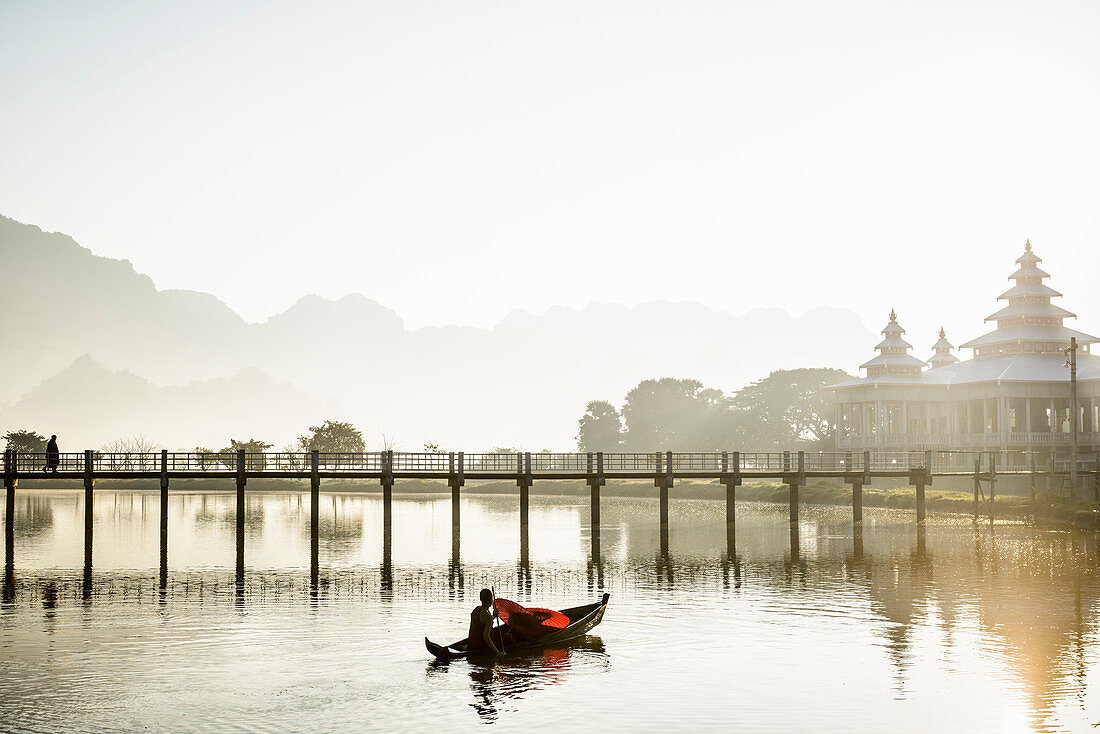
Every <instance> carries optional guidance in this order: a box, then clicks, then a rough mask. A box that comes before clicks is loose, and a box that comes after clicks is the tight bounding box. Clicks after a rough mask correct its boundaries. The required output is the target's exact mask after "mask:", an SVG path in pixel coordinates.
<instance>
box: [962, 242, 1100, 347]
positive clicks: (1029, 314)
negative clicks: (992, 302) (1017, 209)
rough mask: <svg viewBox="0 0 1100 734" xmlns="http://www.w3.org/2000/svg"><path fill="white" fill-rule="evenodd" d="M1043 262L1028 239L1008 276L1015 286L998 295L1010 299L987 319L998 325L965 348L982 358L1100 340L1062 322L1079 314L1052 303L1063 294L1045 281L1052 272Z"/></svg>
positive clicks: (1000, 297) (1085, 343) (1001, 298)
mask: <svg viewBox="0 0 1100 734" xmlns="http://www.w3.org/2000/svg"><path fill="white" fill-rule="evenodd" d="M1042 261H1043V259H1042V258H1041V257H1039V256H1038V255H1036V254H1035V253H1034V252H1033V251H1032V245H1031V239H1030V238H1029V239H1028V240H1027V241H1026V242H1025V243H1024V252H1023V254H1022V255H1020V257H1018V258H1016V264H1017V265H1018V266H1019V267H1018V268H1017V269H1016V272H1014V273H1013V274H1012V275H1010V276H1008V279H1009V280H1011V281H1013V283H1014V285H1013V286H1012V287H1011V288H1009V289H1008V290H1007V291H1005V292H1004V293H1002V294H1001V295H1000V296H998V297H997V300H999V301H1008V305H1007V306H1005V307H1004V308H1002V309H1000V310H999V311H997V312H996V313H993V314H990V315H989V316H987V317H986V319H985V320H986V321H996V322H997V328H996V329H995V330H994V331H991V332H990V333H988V334H985V335H984V336H980V337H978V338H977V339H972V340H971V341H968V342H967V343H966V344H963V345H962V346H963V348H968V349H973V350H974V356H975V357H976V358H983V357H995V356H997V355H999V354H1020V353H1024V354H1028V353H1031V354H1061V353H1062V351H1063V350H1064V349H1065V348H1066V347H1067V346H1068V345H1069V340H1070V338H1071V337H1077V343H1078V344H1082V345H1088V344H1095V343H1097V342H1100V339H1097V338H1096V337H1094V336H1090V335H1089V334H1083V333H1081V332H1079V331H1074V330H1073V329H1069V328H1066V327H1065V326H1064V325H1063V323H1062V322H1063V321H1064V320H1065V319H1072V318H1076V315H1075V314H1073V313H1071V312H1069V311H1067V310H1066V309H1064V308H1062V307H1061V306H1057V305H1055V304H1053V303H1051V302H1050V299H1052V298H1058V297H1060V296H1061V295H1062V294H1061V293H1059V292H1058V291H1056V290H1054V289H1053V288H1051V287H1050V286H1048V285H1047V284H1046V283H1045V282H1044V281H1045V280H1046V279H1047V278H1049V277H1050V274H1049V273H1047V272H1045V271H1043V270H1041V269H1040V268H1039V263H1041V262H1042ZM1086 351H1087V347H1086Z"/></svg>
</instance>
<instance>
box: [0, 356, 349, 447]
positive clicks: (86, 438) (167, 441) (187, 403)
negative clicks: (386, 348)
mask: <svg viewBox="0 0 1100 734" xmlns="http://www.w3.org/2000/svg"><path fill="white" fill-rule="evenodd" d="M335 411H336V406H335V405H333V404H326V403H324V402H323V401H318V400H314V399H312V398H310V397H308V396H307V395H305V394H304V393H302V392H301V391H300V390H297V389H296V388H294V387H291V386H290V385H280V384H278V383H276V382H274V381H273V380H271V378H269V377H268V376H267V375H264V374H263V373H262V372H260V371H259V370H257V369H246V370H241V371H240V372H238V373H237V374H235V375H232V376H230V377H217V378H214V379H210V380H201V381H196V382H191V383H188V384H186V385H183V386H181V387H158V386H157V385H154V384H153V383H151V382H149V381H148V380H145V379H142V378H141V377H138V376H136V375H134V374H133V373H130V372H126V371H119V372H113V371H111V370H108V369H106V368H105V367H103V366H102V365H100V364H98V363H97V362H96V361H95V360H93V359H92V358H91V357H88V356H84V357H80V358H79V359H77V360H76V361H75V362H73V363H72V364H71V365H69V366H68V367H67V368H65V369H64V370H62V371H61V372H60V373H58V374H56V375H54V376H53V377H50V378H49V379H47V380H44V381H43V382H42V383H41V384H39V385H38V386H37V387H35V388H34V389H33V390H31V391H30V392H28V393H27V394H26V395H24V396H23V397H22V399H20V400H19V401H17V402H16V403H15V404H13V405H9V406H7V407H5V408H3V409H0V425H4V426H10V427H16V426H28V427H33V428H34V429H35V430H38V431H39V432H41V433H43V434H46V435H49V434H51V433H56V434H58V439H59V441H60V442H61V443H62V449H63V450H65V451H79V450H82V449H86V448H100V447H101V446H102V445H103V444H104V443H106V442H108V441H112V440H114V439H117V438H123V437H128V436H132V435H134V434H144V435H146V436H147V437H149V438H150V439H154V440H156V441H158V442H160V444H161V445H162V446H163V447H164V448H170V449H179V448H183V449H190V448H193V447H194V446H196V445H205V446H207V447H209V448H214V449H218V448H221V447H223V446H226V445H228V444H229V439H230V438H235V439H238V440H247V439H248V438H251V437H253V436H255V437H257V438H266V437H270V436H276V435H278V436H293V435H295V434H296V433H305V429H306V427H307V426H308V425H309V424H310V422H311V421H313V420H315V419H316V416H318V415H324V414H327V413H329V412H335ZM288 440H289V439H288ZM268 441H269V442H271V439H270V438H268ZM277 448H282V444H279V445H278V446H277Z"/></svg>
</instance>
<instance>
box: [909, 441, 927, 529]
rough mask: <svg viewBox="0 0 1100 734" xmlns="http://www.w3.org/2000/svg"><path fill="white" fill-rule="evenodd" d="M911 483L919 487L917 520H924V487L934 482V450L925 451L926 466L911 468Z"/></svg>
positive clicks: (920, 521)
mask: <svg viewBox="0 0 1100 734" xmlns="http://www.w3.org/2000/svg"><path fill="white" fill-rule="evenodd" d="M909 483H910V484H912V485H914V486H915V487H916V488H917V503H916V504H917V522H918V523H922V522H924V516H925V512H924V509H925V505H924V488H925V485H927V484H931V483H932V452H931V451H926V452H925V453H924V466H923V467H920V468H919V469H910V471H909Z"/></svg>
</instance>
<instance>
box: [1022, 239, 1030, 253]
mask: <svg viewBox="0 0 1100 734" xmlns="http://www.w3.org/2000/svg"><path fill="white" fill-rule="evenodd" d="M1024 250H1025V251H1027V252H1031V238H1030V237H1028V238H1027V242H1025V243H1024Z"/></svg>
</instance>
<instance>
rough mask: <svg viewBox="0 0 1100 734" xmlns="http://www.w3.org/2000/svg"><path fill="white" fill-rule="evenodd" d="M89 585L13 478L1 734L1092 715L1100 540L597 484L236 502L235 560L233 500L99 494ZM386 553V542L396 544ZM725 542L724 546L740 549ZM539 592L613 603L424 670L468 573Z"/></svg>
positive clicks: (956, 726) (828, 725)
mask: <svg viewBox="0 0 1100 734" xmlns="http://www.w3.org/2000/svg"><path fill="white" fill-rule="evenodd" d="M96 498H97V499H96V518H95V538H96V545H95V558H94V569H93V574H92V577H91V580H90V585H89V583H88V581H87V580H86V579H85V578H84V574H83V572H82V566H83V538H82V534H83V504H82V499H81V494H80V493H78V492H72V493H66V492H53V491H51V492H40V491H35V490H21V491H20V496H19V498H18V500H17V509H16V531H17V538H16V558H15V576H16V578H15V594H14V599H13V600H11V601H10V602H9V603H6V604H4V605H3V607H2V608H0V729H3V730H5V731H7V730H15V731H43V732H47V731H48V732H57V731H117V730H129V731H143V730H154V731H198V732H213V731H226V730H228V729H233V728H236V729H239V730H244V731H295V730H305V731H337V730H339V731H360V730H398V729H405V730H411V729H413V728H414V727H415V728H417V729H420V730H424V729H425V728H429V727H430V729H429V730H433V729H434V730H441V729H447V730H452V729H458V730H478V729H484V728H492V727H503V728H504V729H506V730H510V731H511V730H516V729H519V728H520V727H529V728H532V729H533V728H536V727H537V728H540V729H543V730H549V731H561V730H575V729H576V727H578V726H592V725H597V724H598V725H600V726H603V727H605V728H611V729H617V730H637V729H642V730H668V729H674V730H682V729H686V728H688V727H689V726H690V727H691V728H694V729H703V730H723V731H731V730H735V729H740V730H749V731H821V730H864V731H885V730H891V731H914V732H927V731H933V730H938V731H964V730H965V731H1007V732H1015V731H1095V730H1096V729H1094V728H1093V725H1094V724H1096V723H1097V722H1100V663H1098V660H1100V653H1098V650H1100V646H1098V642H1100V639H1098V635H1097V610H1098V595H1100V585H1098V574H1097V564H1098V562H1100V558H1098V550H1100V545H1098V541H1097V536H1095V535H1091V534H1079V533H1073V532H1065V531H1051V530H1036V529H1033V528H1029V527H1027V526H1023V525H1014V524H1003V525H1002V524H998V525H997V526H996V527H995V528H992V529H991V528H990V527H989V526H988V524H984V523H983V524H981V525H980V526H978V527H975V526H974V525H972V524H971V523H970V522H969V521H968V520H965V519H956V518H952V517H946V516H944V517H940V516H936V515H932V517H931V518H930V519H929V522H928V526H927V529H926V531H924V532H923V533H918V530H917V529H916V528H915V526H914V522H913V516H912V514H911V513H908V512H900V511H898V512H895V511H881V510H880V511H876V510H873V509H868V510H866V522H865V527H864V530H863V533H862V538H861V539H860V538H859V537H853V533H852V527H851V523H850V521H849V517H850V516H849V513H848V511H847V510H845V509H844V508H805V509H804V511H803V514H802V521H803V522H802V525H801V528H800V532H799V539H798V541H799V542H798V549H797V552H792V548H791V538H790V534H789V531H788V527H787V520H786V509H785V508H783V507H778V506H772V505H761V504H751V503H742V504H741V505H739V515H738V527H737V535H736V540H735V547H731V545H730V541H731V538H729V537H728V536H727V533H726V526H725V522H724V514H723V513H724V506H722V505H720V504H719V503H716V502H707V501H679V502H674V504H673V507H672V518H671V520H672V521H671V524H670V528H669V532H668V535H667V539H665V540H663V539H662V535H661V532H660V526H659V525H658V523H657V522H656V519H657V507H656V503H655V501H653V500H632V499H619V498H605V499H604V503H603V518H604V525H603V528H602V536H601V547H600V551H601V552H600V554H599V558H598V560H597V561H596V562H593V559H592V556H591V552H592V546H591V533H590V528H589V527H588V523H587V518H588V507H587V501H586V500H584V499H575V498H563V497H540V496H538V495H534V496H533V497H532V507H531V528H530V533H529V538H528V542H527V543H526V544H524V543H521V538H520V534H519V527H518V525H519V522H518V509H517V506H516V505H517V500H516V498H515V497H489V496H471V497H468V498H467V499H466V500H465V501H464V504H463V506H462V520H463V527H462V535H461V538H460V539H459V541H460V542H458V543H457V544H456V543H455V542H454V539H453V538H452V534H451V528H450V498H449V496H447V497H444V496H424V497H415V498H412V497H410V498H399V499H398V500H397V501H396V502H395V506H394V520H393V523H394V524H393V533H392V537H391V538H390V539H389V543H388V544H387V543H386V542H385V539H384V538H383V535H382V533H381V527H382V508H381V503H380V501H379V500H378V499H377V498H375V497H371V496H362V495H324V494H323V495H322V498H321V508H322V519H321V541H320V551H319V561H320V577H319V583H318V585H317V587H316V589H311V584H310V571H309V567H310V559H309V546H310V543H309V522H308V506H309V501H308V495H297V494H267V495H250V496H249V501H248V512H247V514H246V520H247V528H246V547H245V562H246V569H245V571H246V573H245V577H244V581H243V585H238V584H237V582H236V574H235V569H234V563H235V551H234V538H235V525H234V499H233V497H232V495H231V494H216V493H207V494H174V495H173V496H172V498H171V501H170V506H169V514H170V527H171V541H170V551H169V559H168V563H169V579H168V586H167V588H166V589H164V590H163V591H161V590H160V589H159V573H158V564H159V545H158V544H159V499H158V496H157V495H156V494H155V493H151V494H143V493H130V492H117V493H116V492H111V491H97V493H96ZM387 546H388V547H387ZM731 551H732V552H731ZM490 584H492V585H495V586H496V588H497V591H498V592H499V593H500V594H501V596H506V597H509V598H512V599H515V600H517V601H520V602H521V603H532V604H537V605H542V606H551V607H561V606H572V605H575V604H579V603H584V602H587V601H589V600H594V599H595V598H596V597H597V596H598V595H599V593H600V592H601V591H604V590H606V591H609V592H610V593H611V605H610V607H609V608H608V613H607V616H606V618H605V621H604V622H603V624H601V625H600V626H599V627H597V628H596V629H595V630H594V632H595V633H596V634H594V635H593V636H590V637H589V638H588V639H587V640H585V641H584V642H583V643H581V644H578V645H576V646H574V647H572V648H569V649H565V650H549V651H546V652H544V653H540V654H536V655H530V656H526V657H522V658H512V657H509V658H505V659H504V660H502V661H501V662H498V663H496V664H494V665H491V666H485V665H475V664H470V663H467V662H453V663H451V664H449V665H443V666H438V665H433V664H432V663H431V662H430V661H429V658H428V655H427V653H426V652H425V650H424V646H423V637H424V636H425V635H428V636H430V637H431V638H432V639H434V640H436V641H439V642H452V641H454V640H455V639H458V638H461V637H463V636H464V635H465V627H466V625H467V623H468V619H469V617H468V615H469V611H470V609H471V608H472V607H473V606H474V605H475V604H476V597H477V593H478V590H479V589H480V588H481V587H482V586H488V585H490Z"/></svg>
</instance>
